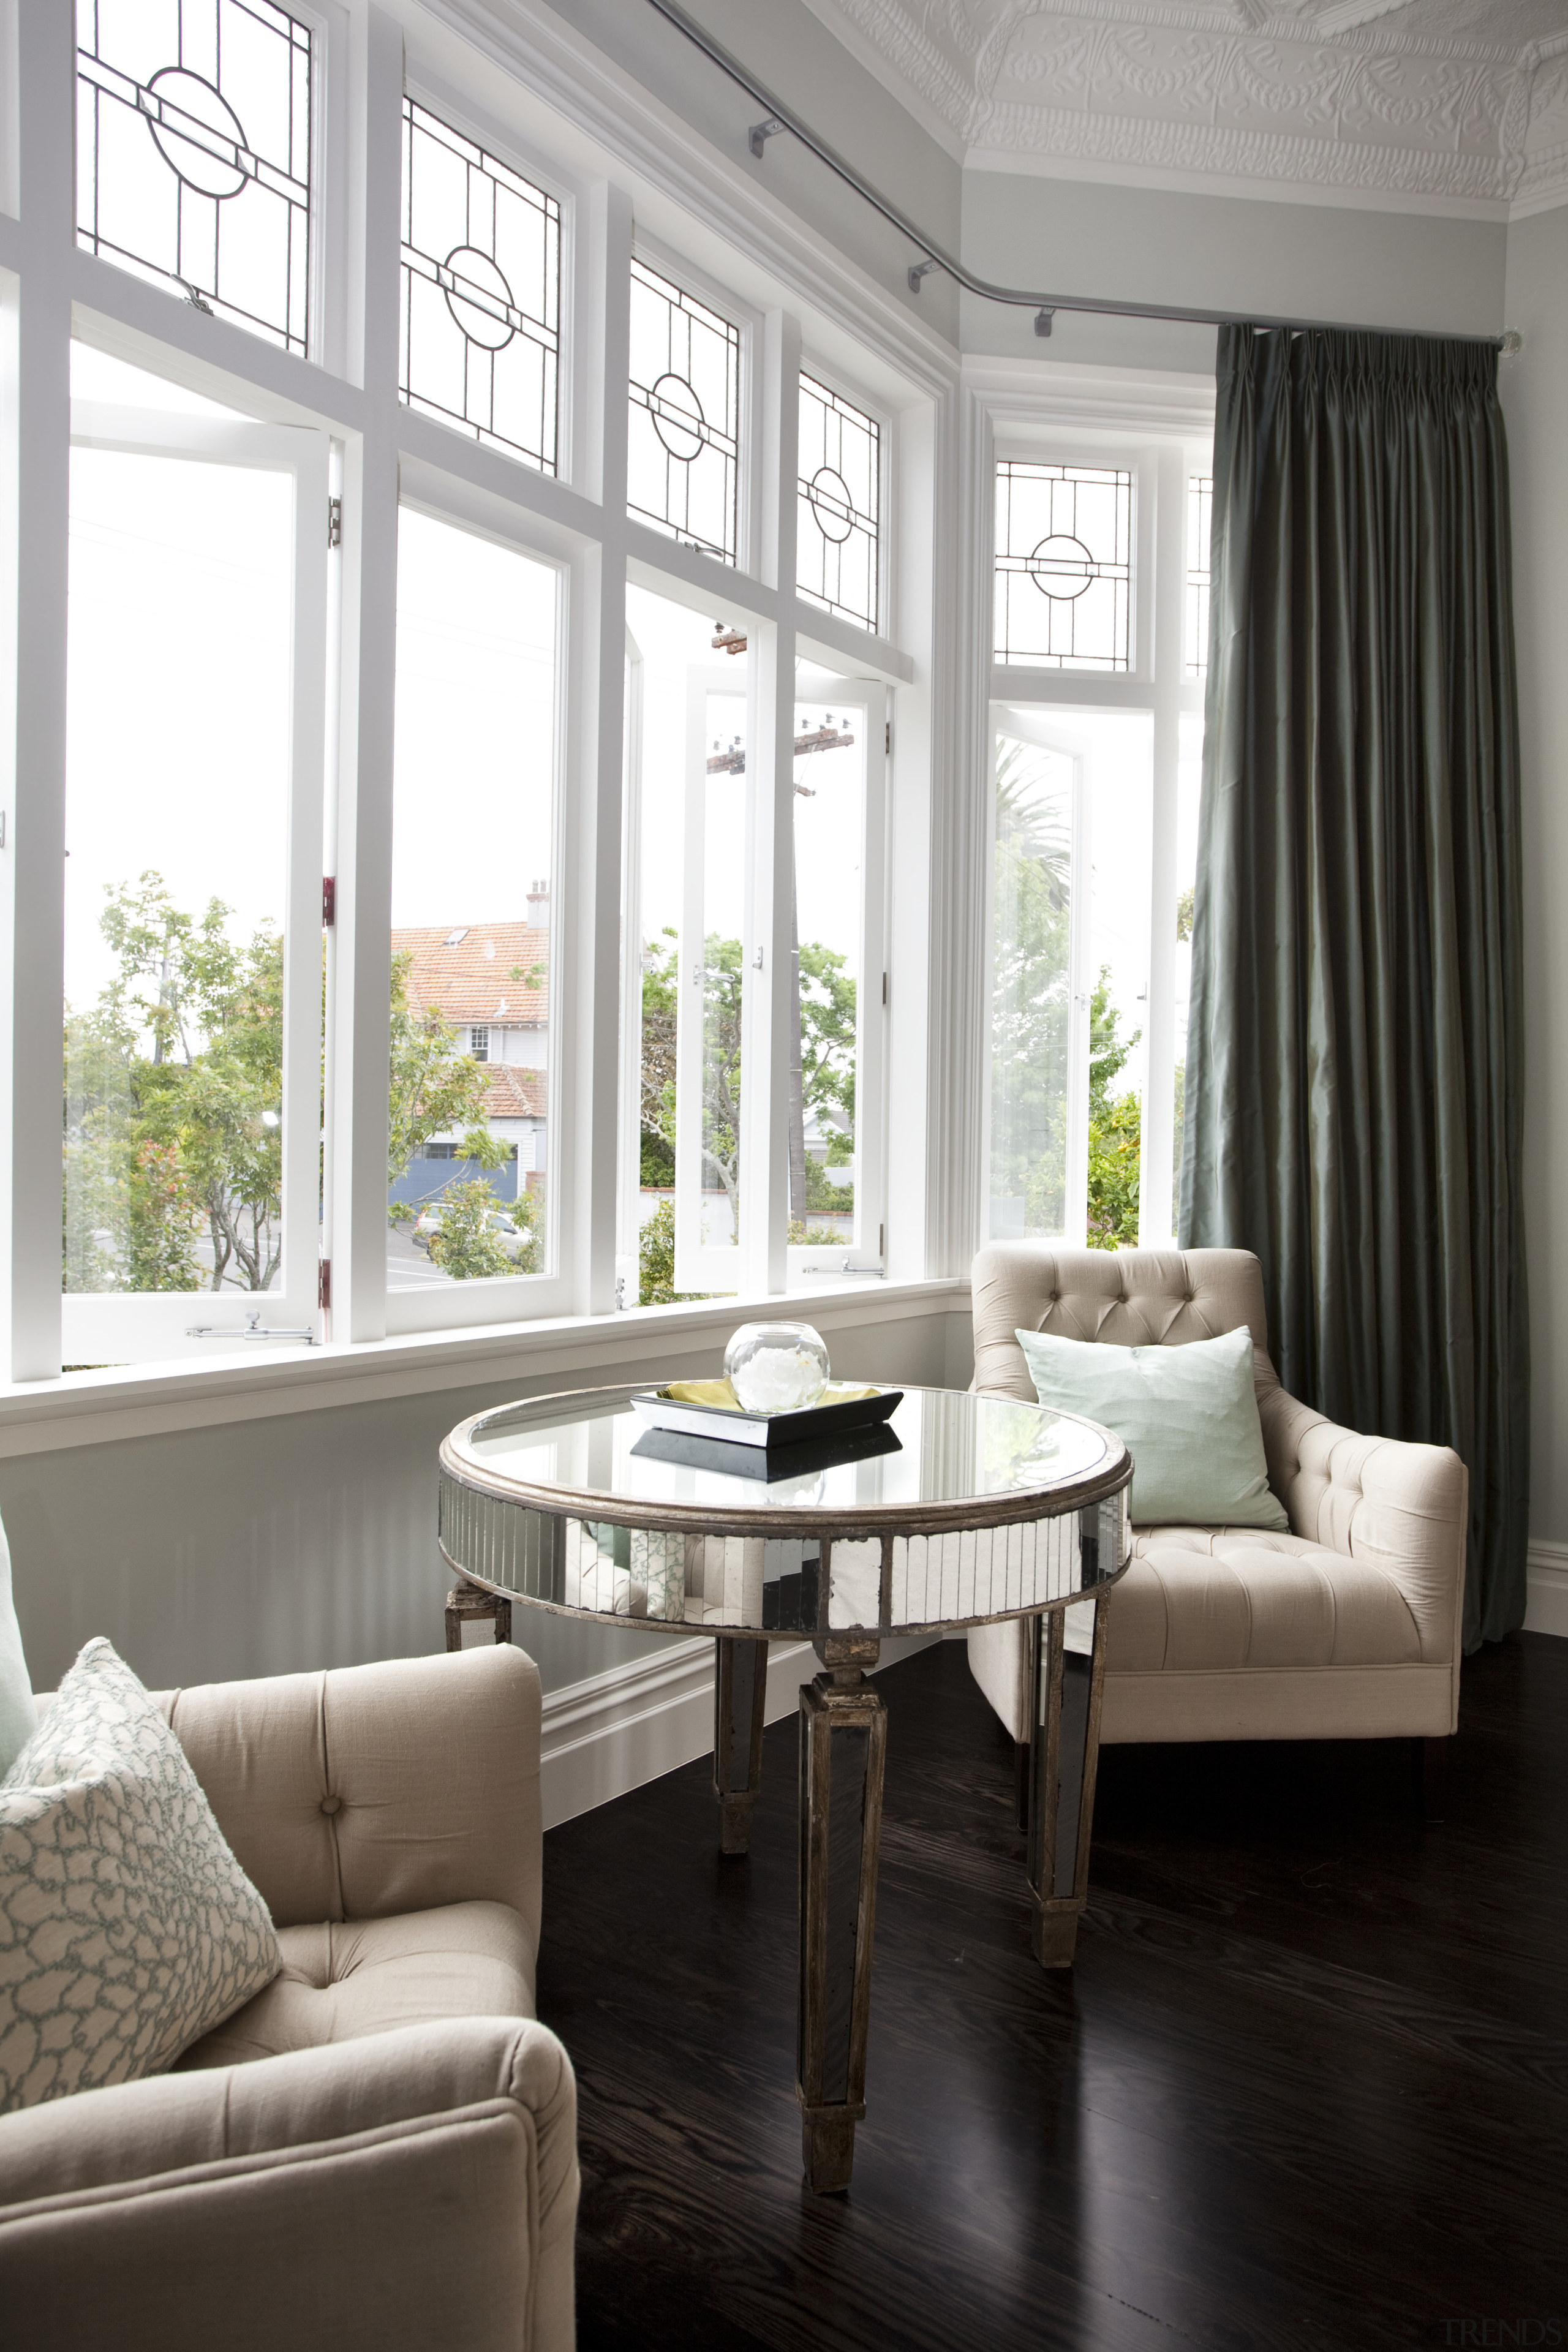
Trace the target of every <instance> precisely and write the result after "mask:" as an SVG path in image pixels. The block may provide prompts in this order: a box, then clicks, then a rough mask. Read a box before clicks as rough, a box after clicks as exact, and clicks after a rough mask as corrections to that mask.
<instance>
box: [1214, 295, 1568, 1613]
mask: <svg viewBox="0 0 1568 2352" xmlns="http://www.w3.org/2000/svg"><path fill="white" fill-rule="evenodd" d="M1496 376H1497V354H1496V352H1494V351H1492V350H1489V348H1487V347H1486V346H1485V345H1482V344H1478V343H1469V342H1447V341H1427V340H1425V339H1422V338H1419V337H1415V336H1403V335H1375V334H1362V333H1352V332H1339V333H1318V332H1314V333H1290V332H1289V331H1269V332H1267V333H1259V332H1258V331H1255V330H1253V329H1251V328H1241V327H1237V328H1226V329H1223V330H1222V331H1221V334H1220V342H1219V370H1218V406H1217V415H1216V421H1215V475H1214V519H1213V533H1212V558H1211V590H1210V615H1209V650H1208V685H1207V699H1206V728H1207V731H1206V738H1205V746H1204V772H1203V799H1202V805H1201V814H1200V818H1199V836H1198V866H1197V891H1196V902H1195V908H1194V927H1193V968H1192V969H1193V978H1192V998H1191V1013H1190V1019H1189V1025H1188V1033H1187V1065H1186V1108H1185V1119H1184V1133H1183V1156H1182V1217H1181V1232H1182V1240H1183V1243H1184V1245H1187V1246H1202V1245H1204V1244H1232V1245H1240V1246H1242V1247H1245V1248H1247V1249H1251V1250H1255V1251H1256V1252H1257V1254H1258V1257H1259V1258H1260V1259H1261V1261H1262V1265H1263V1278H1264V1286H1265V1290H1266V1294H1267V1297H1268V1328H1269V1337H1270V1343H1271V1348H1272V1352H1273V1355H1274V1359H1275V1361H1276V1363H1277V1364H1278V1365H1279V1375H1280V1378H1281V1380H1282V1381H1284V1383H1285V1385H1286V1387H1287V1388H1288V1389H1289V1391H1291V1392H1292V1394H1294V1395H1296V1396H1299V1397H1301V1398H1303V1399H1304V1400H1305V1401H1306V1402H1309V1403H1310V1404H1313V1405H1315V1406H1317V1407H1318V1409H1319V1410H1320V1411H1321V1412H1326V1413H1328V1414H1330V1415H1331V1417H1332V1418H1333V1419H1334V1420H1336V1421H1342V1422H1344V1423H1347V1424H1348V1425H1349V1426H1350V1427H1352V1429H1359V1430H1364V1431H1367V1432H1370V1433H1377V1434H1378V1435H1381V1436H1385V1437H1404V1438H1420V1439H1426V1440H1427V1441H1429V1442H1431V1443H1434V1444H1448V1445H1452V1446H1454V1447H1455V1448H1456V1449H1457V1450H1458V1453H1459V1454H1461V1455H1462V1456H1463V1457H1464V1459H1465V1461H1466V1462H1467V1463H1468V1465H1469V1470H1470V1559H1469V1574H1468V1587H1467V1593H1466V1613H1465V1641H1466V1646H1467V1648H1472V1647H1474V1646H1475V1644H1476V1643H1478V1642H1479V1641H1482V1640H1497V1639H1499V1638H1500V1637H1501V1635H1503V1634H1504V1633H1509V1632H1510V1631H1511V1630H1512V1629H1513V1628H1514V1627H1515V1626H1517V1625H1519V1624H1520V1623H1521V1621H1522V1619H1523V1616H1524V1598H1525V1543H1526V1527H1527V1518H1526V1513H1527V1506H1528V1494H1529V1475H1530V1460H1529V1444H1530V1436H1529V1402H1530V1394H1529V1390H1530V1366H1529V1334H1528V1326H1527V1307H1526V1297H1525V1270H1524V1231H1523V1223H1522V1211H1521V1164H1520V1161H1521V1094H1522V1078H1523V1039H1522V1034H1521V1020H1522V987H1521V966H1520V814H1519V801H1520V793H1519V734H1518V719H1517V709H1516V698H1515V688H1514V660H1513V614H1512V604H1511V591H1510V548H1509V489H1508V453H1507V447H1506V444H1505V440H1504V436H1503V424H1502V416H1501V413H1500V409H1499V405H1498V398H1497V383H1496Z"/></svg>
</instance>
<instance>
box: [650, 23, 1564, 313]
mask: <svg viewBox="0 0 1568 2352" xmlns="http://www.w3.org/2000/svg"><path fill="white" fill-rule="evenodd" d="M648 5H649V6H650V7H652V8H654V9H656V10H657V11H658V15H659V16H662V17H664V18H665V20H666V22H667V23H668V24H671V25H673V26H675V29H676V31H677V32H678V33H682V34H684V35H685V37H686V38H687V39H688V40H689V41H690V42H691V43H692V44H693V45H694V46H695V47H697V48H700V50H701V51H702V53H703V55H704V57H706V58H710V60H711V62H712V63H713V64H714V65H716V66H717V67H718V68H719V70H720V72H721V73H723V74H727V75H728V76H729V78H730V79H731V81H732V82H735V83H737V84H738V85H739V87H740V88H741V89H743V90H744V91H745V93H746V95H747V97H748V98H750V99H752V100H754V101H755V103H756V104H757V105H758V106H760V107H762V108H763V110H764V119H763V121H761V122H754V123H753V124H752V130H751V137H750V145H751V150H752V154H753V155H756V156H758V157H761V156H762V155H763V152H764V151H765V149H766V146H767V142H768V141H769V140H770V139H771V138H773V135H774V133H775V132H776V131H790V132H792V133H793V135H794V136H795V138H796V139H798V140H799V141H800V142H801V144H802V146H803V147H806V148H808V149H809V150H810V152H811V153H812V154H814V155H815V156H816V159H817V161H818V163H826V166H827V169H828V170H829V171H830V172H832V173H836V175H837V177H838V178H839V179H840V180H842V181H843V182H844V184H845V185H846V187H849V188H853V189H854V191H855V194H857V195H858V197H860V199H861V200H862V202H863V203H865V204H868V205H870V206H871V209H872V211H873V212H878V213H880V215H881V216H882V218H883V219H884V220H885V221H887V222H889V224H890V225H891V226H892V227H894V228H896V229H897V230H898V231H899V233H900V236H907V237H908V238H909V240H910V244H911V245H913V246H917V247H919V248H920V251H921V254H922V256H923V257H924V258H923V259H921V260H920V261H917V262H915V263H914V264H913V265H912V267H911V268H910V273H909V283H910V293H911V294H918V293H919V292H920V290H921V278H924V277H926V276H927V275H928V274H929V273H930V272H931V270H933V269H940V270H942V272H943V273H944V274H945V275H946V276H947V277H949V278H952V279H953V281H954V283H955V284H957V285H959V286H962V287H963V289H964V291H965V292H966V293H968V294H978V295H979V296H980V297H981V298H982V299H983V300H984V301H987V302H1005V303H1007V304H1010V305H1011V306H1012V307H1013V308H1014V309H1015V310H1033V311H1034V313H1035V332H1036V334H1037V335H1048V334H1049V333H1050V331H1051V319H1052V315H1053V313H1054V312H1056V311H1058V310H1081V311H1086V312H1089V313H1090V314H1091V315H1092V316H1094V317H1096V318H1104V319H1162V320H1172V321H1173V322H1174V323H1175V324H1176V325H1178V326H1185V327H1264V328H1268V327H1283V328H1287V329H1289V330H1291V331H1294V332H1296V333H1300V334H1313V333H1327V334H1349V335H1353V334H1365V333H1380V332H1382V333H1387V332H1394V333H1397V334H1411V335H1420V336H1425V337H1426V338H1428V339H1430V340H1437V339H1438V336H1439V331H1438V330H1437V329H1436V328H1431V327H1405V328H1395V329H1393V330H1389V329H1377V328H1372V329H1369V328H1366V327H1364V326H1355V325H1351V324H1349V323H1347V322H1346V321H1345V320H1335V319H1268V318H1264V317H1261V316H1260V315H1259V314H1258V312H1256V311H1243V310H1184V309H1182V308H1180V307H1179V306H1177V305H1174V304H1166V303H1160V302H1106V301H1095V300H1092V299H1089V298H1088V297H1086V296H1084V295H1081V294H1031V293H1029V292H1027V291H1026V289H1024V288H1022V287H1018V286H993V285H992V284H990V282H989V281H988V280H987V279H986V278H976V277H975V276H974V274H973V271H971V270H968V269H966V268H964V266H963V262H962V261H959V260H956V259H955V258H954V257H953V256H952V254H951V253H947V252H945V251H944V250H943V248H942V247H941V246H940V245H938V244H937V243H935V241H934V240H933V239H932V238H931V237H929V236H927V235H926V233H925V231H924V230H923V229H922V228H921V226H920V224H919V222H918V221H913V220H911V219H910V216H909V215H908V214H907V213H906V212H904V211H902V210H901V209H900V206H899V205H895V204H894V203H892V202H891V200H890V199H889V197H887V196H884V195H883V194H881V192H880V190H879V189H878V188H874V187H873V186H872V184H871V183H870V181H869V180H868V179H865V178H863V177H862V175H861V173H858V171H857V170H856V168H855V166H854V164H853V163H847V162H846V161H845V159H844V157H843V156H842V155H840V154H839V153H838V152H837V149H836V148H833V147H830V146H829V145H828V144H827V142H826V140H825V139H819V138H818V137H817V135H816V131H813V130H812V128H811V126H810V124H809V123H807V122H805V121H802V119H801V117H800V116H799V115H798V114H796V113H795V110H794V109H793V108H791V107H789V106H786V105H785V103H784V100H783V99H782V98H777V97H775V96H774V94H773V91H772V90H770V89H768V88H767V87H766V85H765V84H764V83H763V82H760V81H759V80H758V79H757V78H756V76H755V75H754V74H753V73H752V72H751V71H750V70H749V68H747V67H745V66H743V65H742V63H741V61H740V59H739V58H735V57H732V56H731V53H730V51H729V50H728V49H726V48H725V47H722V45H721V43H720V42H718V41H716V40H715V39H714V38H713V36H712V35H711V33H709V32H706V31H705V30H704V29H703V27H702V26H700V25H699V24H698V23H697V22H696V20H695V19H694V18H693V17H690V16H688V15H687V13H686V11H685V9H684V8H682V7H679V6H678V5H677V0H648ZM1441 340H1442V341H1447V342H1471V343H1487V344H1489V345H1490V346H1491V348H1492V350H1494V351H1499V352H1515V351H1517V350H1518V349H1519V338H1518V336H1517V335H1515V334H1513V333H1511V332H1510V333H1508V334H1503V335H1453V336H1447V335H1445V336H1442V337H1441Z"/></svg>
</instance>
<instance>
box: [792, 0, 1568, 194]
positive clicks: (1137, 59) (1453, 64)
mask: <svg viewBox="0 0 1568 2352" xmlns="http://www.w3.org/2000/svg"><path fill="white" fill-rule="evenodd" d="M810 5H811V6H812V7H813V8H814V9H815V10H816V14H817V15H818V16H821V17H822V18H823V19H824V21H825V22H826V24H828V25H829V26H831V27H832V28H833V30H834V31H835V32H837V33H838V34H839V36H840V37H841V38H843V39H844V40H845V41H846V43H847V46H849V47H852V48H853V49H854V50H855V51H856V52H857V53H858V55H859V56H860V57H862V58H864V59H865V60H866V61H867V62H868V64H869V65H871V67H872V68H873V69H874V70H875V71H877V72H878V74H879V78H880V79H882V80H883V81H885V82H886V83H888V85H889V87H890V88H891V89H894V90H895V91H896V93H897V94H898V96H899V97H900V98H901V99H902V100H904V102H905V103H906V104H907V105H909V106H910V109H911V110H912V111H913V112H915V113H916V114H917V115H918V116H920V117H921V118H922V119H923V120H924V121H926V122H927V124H928V125H929V127H930V128H931V129H932V130H933V131H936V132H937V134H938V135H939V136H940V137H941V138H942V142H943V143H944V144H945V145H946V146H948V147H949V148H950V149H951V150H952V151H953V152H957V153H959V154H961V155H962V156H963V158H964V160H965V161H966V162H971V163H982V164H984V165H987V166H989V167H991V168H998V167H1000V168H1004V169H1013V170H1026V171H1028V170H1035V171H1047V172H1059V173H1079V175H1081V176H1093V177H1104V178H1116V179H1127V180H1132V181H1138V180H1145V181H1153V182H1155V183H1156V184H1163V185H1164V186H1182V185H1192V186H1202V187H1211V188H1212V187H1215V186H1221V187H1224V186H1227V185H1228V186H1229V187H1231V188H1233V189H1236V190H1237V192H1238V193H1239V192H1240V191H1241V189H1243V188H1245V187H1247V186H1250V187H1251V188H1252V189H1254V190H1258V189H1268V190H1270V191H1271V192H1273V193H1275V194H1279V195H1285V194H1298V195H1310V194H1315V195H1317V196H1319V197H1326V198H1328V199H1329V200H1331V201H1332V200H1334V199H1335V198H1338V199H1339V200H1341V201H1344V200H1347V199H1348V200H1349V201H1352V202H1354V201H1357V200H1358V199H1360V200H1363V201H1364V200H1367V199H1370V200H1372V201H1373V202H1378V201H1381V202H1384V203H1388V202H1394V203H1396V204H1400V205H1415V206H1418V207H1420V206H1425V205H1433V206H1434V207H1436V208H1437V209H1441V210H1446V211H1447V210H1455V209H1462V210H1465V211H1471V210H1474V211H1476V212H1489V211H1491V210H1493V209H1494V208H1495V209H1502V208H1509V209H1512V210H1515V211H1526V212H1530V211H1538V210H1541V209H1542V208H1543V207H1544V206H1546V205H1551V204H1554V203H1563V202H1565V201H1568V0H810Z"/></svg>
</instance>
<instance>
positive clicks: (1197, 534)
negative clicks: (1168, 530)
mask: <svg viewBox="0 0 1568 2352" xmlns="http://www.w3.org/2000/svg"><path fill="white" fill-rule="evenodd" d="M1213 511H1214V482H1213V480H1212V478H1211V477H1210V476H1209V475H1207V474H1189V475H1188V476H1187V583H1186V599H1185V604H1184V613H1185V620H1186V635H1187V660H1186V675H1187V676H1188V677H1205V676H1206V674H1207V671H1208V660H1209V519H1210V517H1211V515H1212V513H1213Z"/></svg>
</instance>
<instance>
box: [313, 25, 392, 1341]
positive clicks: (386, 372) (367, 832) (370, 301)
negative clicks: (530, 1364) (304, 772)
mask: <svg viewBox="0 0 1568 2352" xmlns="http://www.w3.org/2000/svg"><path fill="white" fill-rule="evenodd" d="M363 103H364V110H365V116H364V127H365V137H364V143H363V154H364V159H365V160H364V184H363V211H362V212H361V213H360V215H359V217H358V221H357V224H356V226H357V229H358V232H359V234H360V235H362V236H363V268H362V270H361V272H360V273H359V278H360V284H361V286H362V287H363V296H362V300H363V315H362V317H361V319H360V320H359V321H358V322H357V325H358V333H357V335H356V336H355V338H354V341H355V342H356V344H357V348H358V351H359V353H360V355H361V361H362V364H363V377H364V388H365V392H366V394H367V395H368V398H367V400H366V404H365V425H364V430H363V434H361V435H359V436H356V437H355V438H354V439H353V440H351V441H350V443H349V444H348V447H347V450H346V453H345V457H344V464H343V506H342V647H343V652H342V676H343V681H344V687H343V692H342V708H341V715H340V729H341V751H340V758H339V763H338V772H339V793H338V806H337V855H336V866H337V892H336V905H335V917H334V922H333V927H332V929H331V932H330V933H329V934H328V945H327V954H328V958H329V966H330V989H329V995H330V1002H331V1031H330V1033H329V1035H328V1039H327V1103H328V1124H329V1128H330V1142H329V1166H330V1170H331V1194H330V1197H329V1199H328V1202H327V1204H326V1222H325V1233H324V1235H323V1244H324V1246H325V1248H326V1250H327V1253H328V1255H329V1256H330V1259H331V1269H332V1273H331V1322H330V1325H329V1330H330V1334H331V1338H333V1339H338V1340H343V1339H349V1340H356V1339H382V1338H384V1336H385V1331H386V1131H387V1076H388V1071H387V1064H388V1051H389V1048H388V1036H387V1003H388V993H389V990H390V986H391V960H392V946H391V929H392V763H393V709H394V678H395V653H396V644H397V420H398V403H397V340H398V279H397V273H398V236H397V222H398V203H399V196H400V193H401V187H402V152H401V143H400V137H399V131H400V125H401V121H402V110H403V44H402V39H401V37H400V36H399V34H398V32H397V29H396V27H395V26H393V25H391V24H390V23H389V22H388V20H387V19H386V18H384V16H380V15H379V14H378V13H377V12H374V11H373V12H372V15H371V20H370V30H369V37H368V40H367V43H366V52H365V84H364V100H363Z"/></svg>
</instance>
